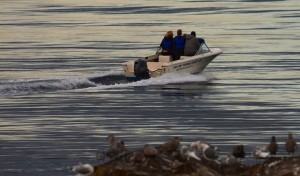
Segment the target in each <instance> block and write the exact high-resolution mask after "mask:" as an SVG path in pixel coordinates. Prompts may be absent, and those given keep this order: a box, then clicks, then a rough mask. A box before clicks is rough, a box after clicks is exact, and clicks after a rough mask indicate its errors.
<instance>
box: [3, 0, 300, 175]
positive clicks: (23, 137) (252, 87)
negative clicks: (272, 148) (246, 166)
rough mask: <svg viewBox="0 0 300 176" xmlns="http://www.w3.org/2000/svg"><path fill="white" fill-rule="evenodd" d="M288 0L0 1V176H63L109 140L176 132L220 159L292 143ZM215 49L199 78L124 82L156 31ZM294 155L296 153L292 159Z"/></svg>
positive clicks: (295, 72)
mask: <svg viewBox="0 0 300 176" xmlns="http://www.w3.org/2000/svg"><path fill="white" fill-rule="evenodd" d="M296 4H299V3H298V0H285V1H263V0H262V1H250V0H241V1H213V2H212V1H190V0H176V1H172V2H170V1H157V0H152V1H144V0H141V1H138V2H137V1H128V0H125V1H124V0H122V1H119V0H112V1H107V2H100V1H96V0H90V1H85V2H82V1H79V0H73V1H65V0H60V1H58V0H54V1H51V2H44V1H40V2H36V1H30V0H29V1H27V2H26V3H24V2H19V1H16V0H12V1H1V2H0V5H1V7H2V10H1V11H0V14H1V15H0V38H1V41H0V62H1V64H0V71H1V74H0V97H1V101H0V109H1V115H0V126H1V128H0V140H1V143H0V158H1V159H0V160H1V165H0V173H1V175H14V176H17V175H22V176H24V175H25V176H26V175H28V176H29V175H34V174H35V175H36V174H37V175H64V176H65V175H73V174H72V173H71V172H69V170H68V167H69V166H72V165H74V164H77V163H78V162H90V163H92V164H97V161H96V160H95V152H96V151H97V150H98V149H104V148H105V147H107V142H106V136H107V134H108V133H115V134H116V136H117V137H118V138H121V139H124V140H125V144H126V145H127V146H128V148H129V149H136V148H139V147H141V146H143V144H144V143H146V142H147V143H151V144H160V143H162V142H165V141H166V140H169V139H170V138H172V137H173V136H176V135H180V136H182V138H183V141H182V142H183V143H184V144H188V143H189V142H191V141H195V140H203V141H207V142H209V143H213V144H215V145H217V146H218V147H219V148H220V149H221V153H222V154H225V153H227V152H229V151H231V148H232V146H234V145H237V144H240V143H243V144H245V145H246V150H247V153H248V154H249V155H248V157H247V161H249V160H250V153H251V152H252V150H253V148H254V147H255V146H256V145H265V144H267V143H268V142H269V141H270V138H271V136H272V135H275V136H276V137H277V141H278V142H279V146H280V148H279V153H280V155H285V154H286V153H285V151H284V141H285V140H286V137H287V133H288V131H291V132H293V133H294V135H295V138H296V139H297V138H299V136H300V131H299V129H298V126H299V124H300V121H299V115H300V110H299V107H300V94H299V93H300V92H299V90H300V89H299V88H300V82H299V80H300V77H299V75H300V73H299V71H300V69H299V64H298V63H299V52H298V48H299V47H300V45H299V42H298V38H299V37H300V36H299V32H298V31H299V24H300V23H299V12H298V11H299V8H298V6H297V5H296ZM178 28H181V29H182V30H183V32H184V33H189V32H190V31H193V30H194V31H196V32H197V35H198V36H199V37H203V38H205V41H206V42H207V44H208V46H210V47H218V48H221V49H222V50H223V51H224V53H223V54H222V55H220V56H218V57H217V58H216V59H215V60H214V61H213V62H212V63H211V64H209V65H208V67H207V68H206V70H205V73H204V74H201V75H188V74H186V75H185V74H179V75H178V74H174V75H166V76H164V77H162V78H155V79H150V80H144V81H141V82H133V83H132V82H126V81H124V79H123V76H122V74H121V71H120V70H121V67H120V64H121V63H122V62H125V61H127V60H131V59H133V58H138V57H141V56H144V55H149V54H151V53H154V52H155V51H156V48H157V46H158V44H159V43H160V41H161V39H162V37H163V35H164V33H165V31H168V30H173V31H176V30H177V29H178ZM296 154H297V155H299V151H297V153H296Z"/></svg>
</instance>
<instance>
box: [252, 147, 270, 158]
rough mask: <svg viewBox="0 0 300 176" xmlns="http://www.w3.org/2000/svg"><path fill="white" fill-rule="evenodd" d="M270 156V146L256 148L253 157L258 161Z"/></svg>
mask: <svg viewBox="0 0 300 176" xmlns="http://www.w3.org/2000/svg"><path fill="white" fill-rule="evenodd" d="M269 155H270V151H269V150H268V146H262V147H256V149H255V150H254V151H253V152H252V156H253V157H254V158H256V159H265V158H267V157H268V156H269Z"/></svg>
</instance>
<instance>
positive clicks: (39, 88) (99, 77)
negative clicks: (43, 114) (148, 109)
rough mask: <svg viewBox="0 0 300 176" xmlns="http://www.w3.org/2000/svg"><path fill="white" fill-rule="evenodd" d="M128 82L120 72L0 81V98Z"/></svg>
mask: <svg viewBox="0 0 300 176" xmlns="http://www.w3.org/2000/svg"><path fill="white" fill-rule="evenodd" d="M122 82H127V81H126V79H125V76H123V73H122V72H120V71H109V72H105V73H99V74H95V75H93V76H92V77H88V78H86V77H76V76H72V77H60V78H53V79H16V80H0V96H17V95H28V94H34V93H44V92H53V91H60V90H74V89H84V88H88V87H96V86H97V85H98V84H101V85H110V84H116V83H122Z"/></svg>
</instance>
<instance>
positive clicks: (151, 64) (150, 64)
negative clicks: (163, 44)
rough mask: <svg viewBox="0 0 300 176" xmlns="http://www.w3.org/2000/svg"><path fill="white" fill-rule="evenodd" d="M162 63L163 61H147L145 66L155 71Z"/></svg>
mask: <svg viewBox="0 0 300 176" xmlns="http://www.w3.org/2000/svg"><path fill="white" fill-rule="evenodd" d="M163 64H164V62H147V67H148V69H149V70H150V71H156V70H158V69H161V66H162V65H163Z"/></svg>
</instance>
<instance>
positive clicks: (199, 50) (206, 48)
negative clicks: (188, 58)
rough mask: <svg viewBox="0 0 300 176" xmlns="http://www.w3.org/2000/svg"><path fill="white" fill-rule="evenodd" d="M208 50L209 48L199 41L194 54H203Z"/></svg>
mask: <svg viewBox="0 0 300 176" xmlns="http://www.w3.org/2000/svg"><path fill="white" fill-rule="evenodd" d="M209 51H210V49H209V48H208V46H207V45H206V43H204V42H203V43H201V45H200V47H199V49H198V51H197V52H196V54H195V55H199V54H204V53H207V52H209Z"/></svg>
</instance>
